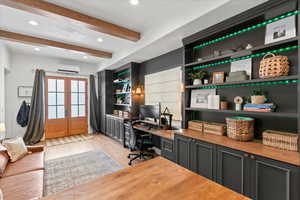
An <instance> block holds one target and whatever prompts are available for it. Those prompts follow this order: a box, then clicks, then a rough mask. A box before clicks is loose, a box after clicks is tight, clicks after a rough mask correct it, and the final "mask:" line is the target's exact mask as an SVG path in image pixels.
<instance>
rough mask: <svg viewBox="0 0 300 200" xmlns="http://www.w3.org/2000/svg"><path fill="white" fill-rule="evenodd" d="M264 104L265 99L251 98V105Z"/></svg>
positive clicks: (261, 97) (259, 97)
mask: <svg viewBox="0 0 300 200" xmlns="http://www.w3.org/2000/svg"><path fill="white" fill-rule="evenodd" d="M265 102H266V97H265V96H263V95H261V96H251V103H252V104H264V103H265Z"/></svg>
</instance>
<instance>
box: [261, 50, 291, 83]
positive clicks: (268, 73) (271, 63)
mask: <svg viewBox="0 0 300 200" xmlns="http://www.w3.org/2000/svg"><path fill="white" fill-rule="evenodd" d="M269 55H271V56H272V57H270V58H267V56H269ZM289 70H290V66H289V59H288V57H287V56H275V55H274V54H272V53H268V54H266V55H265V56H264V57H263V59H262V60H261V61H260V67H259V77H260V78H272V77H278V76H287V75H288V73H289Z"/></svg>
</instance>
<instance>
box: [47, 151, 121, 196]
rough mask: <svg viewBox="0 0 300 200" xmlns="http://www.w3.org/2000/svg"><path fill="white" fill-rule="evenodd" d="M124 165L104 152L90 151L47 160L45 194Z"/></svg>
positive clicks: (108, 172)
mask: <svg viewBox="0 0 300 200" xmlns="http://www.w3.org/2000/svg"><path fill="white" fill-rule="evenodd" d="M120 169H122V167H121V166H120V165H119V164H118V163H117V162H116V161H114V160H112V159H111V158H110V157H109V156H108V155H107V154H105V153H104V152H102V151H100V150H97V151H89V152H85V153H81V154H76V155H72V156H67V157H62V158H58V159H53V160H48V161H46V162H45V176H44V196H47V195H50V194H56V193H58V192H61V191H64V190H66V189H68V188H71V187H74V186H77V185H80V184H83V183H87V182H89V181H91V180H93V179H96V178H99V177H102V176H104V175H106V174H110V173H112V172H115V171H118V170H120Z"/></svg>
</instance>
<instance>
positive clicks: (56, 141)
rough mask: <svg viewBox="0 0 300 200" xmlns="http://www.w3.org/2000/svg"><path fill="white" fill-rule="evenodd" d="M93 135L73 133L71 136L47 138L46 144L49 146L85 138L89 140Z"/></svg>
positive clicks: (80, 140) (79, 140)
mask: <svg viewBox="0 0 300 200" xmlns="http://www.w3.org/2000/svg"><path fill="white" fill-rule="evenodd" d="M93 137H94V136H93V135H87V134H82V135H73V136H68V137H62V138H54V139H47V140H46V146H47V147H51V146H56V145H62V144H68V143H74V142H82V141H85V140H90V139H92V138H93Z"/></svg>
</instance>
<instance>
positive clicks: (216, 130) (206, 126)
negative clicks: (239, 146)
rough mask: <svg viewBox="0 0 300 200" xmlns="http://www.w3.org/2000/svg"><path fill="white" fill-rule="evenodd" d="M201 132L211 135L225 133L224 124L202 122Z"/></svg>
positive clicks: (222, 134)
mask: <svg viewBox="0 0 300 200" xmlns="http://www.w3.org/2000/svg"><path fill="white" fill-rule="evenodd" d="M203 132H204V133H207V134H213V135H221V136H224V135H226V124H223V123H211V122H203Z"/></svg>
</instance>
